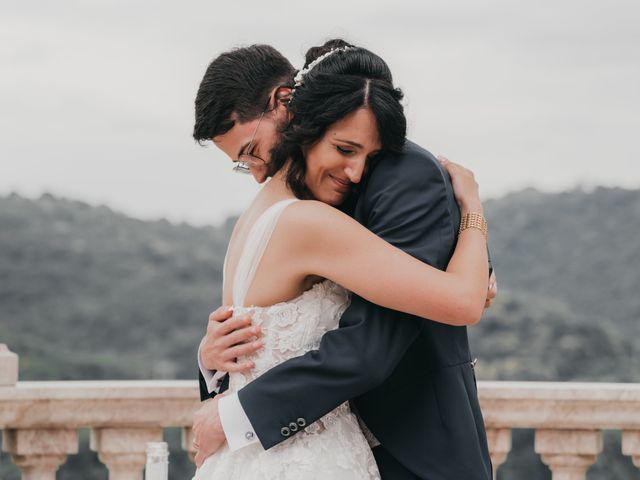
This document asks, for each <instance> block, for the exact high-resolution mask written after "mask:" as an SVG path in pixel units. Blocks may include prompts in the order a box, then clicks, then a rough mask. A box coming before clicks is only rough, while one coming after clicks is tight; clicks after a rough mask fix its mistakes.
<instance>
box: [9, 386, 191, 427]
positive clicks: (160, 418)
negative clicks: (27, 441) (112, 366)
mask: <svg viewBox="0 0 640 480" xmlns="http://www.w3.org/2000/svg"><path fill="white" fill-rule="evenodd" d="M199 403H200V395H199V391H198V382H197V381H192V380H170V381H156V380H122V381H87V382H84V381H78V382H18V383H17V384H16V385H15V386H14V387H0V429H2V428H62V427H64V428H80V427H101V426H109V427H157V426H163V427H171V426H176V427H181V426H190V425H191V423H192V419H193V412H194V411H195V410H196V408H197V407H198V405H199Z"/></svg>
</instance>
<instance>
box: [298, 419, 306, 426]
mask: <svg viewBox="0 0 640 480" xmlns="http://www.w3.org/2000/svg"><path fill="white" fill-rule="evenodd" d="M298 425H300V426H301V427H305V426H306V425H307V421H306V420H305V419H304V418H299V419H298Z"/></svg>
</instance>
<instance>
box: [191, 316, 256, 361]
mask: <svg viewBox="0 0 640 480" xmlns="http://www.w3.org/2000/svg"><path fill="white" fill-rule="evenodd" d="M251 322H252V319H251V316H250V315H238V316H233V311H232V310H231V309H230V308H229V307H220V308H218V309H217V310H216V311H215V312H213V313H211V315H209V323H208V325H207V333H206V335H205V337H204V340H203V342H202V344H201V351H200V354H201V356H202V363H203V365H204V367H205V368H207V369H209V370H217V371H220V372H242V371H245V370H250V369H252V368H253V367H254V366H255V365H254V364H253V362H243V363H237V362H236V358H238V357H242V356H245V355H250V354H252V353H254V352H255V351H257V350H259V349H260V348H262V346H263V343H262V341H261V340H259V339H258V337H260V336H261V335H262V331H261V330H260V327H259V326H256V327H254V326H252V325H251Z"/></svg>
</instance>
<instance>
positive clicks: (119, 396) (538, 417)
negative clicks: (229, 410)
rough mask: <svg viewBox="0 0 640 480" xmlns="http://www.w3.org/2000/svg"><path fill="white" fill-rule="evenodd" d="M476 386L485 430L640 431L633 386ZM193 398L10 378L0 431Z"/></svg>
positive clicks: (144, 421)
mask: <svg viewBox="0 0 640 480" xmlns="http://www.w3.org/2000/svg"><path fill="white" fill-rule="evenodd" d="M478 391H479V396H480V403H481V406H482V411H483V414H484V419H485V423H486V425H487V427H488V428H553V429H586V430H588V429H606V428H611V429H633V430H640V384H626V383H571V382H478ZM436 393H437V392H436ZM199 403H200V402H199V392H198V383H197V382H196V381H191V380H171V381H155V380H126V381H86V382H85V381H79V382H18V383H17V384H16V385H15V386H4V387H0V429H2V428H60V427H65V428H76V427H78V428H79V427H88V426H91V427H99V426H112V427H127V426H129V427H145V426H190V425H191V422H192V418H193V417H192V416H193V412H194V411H195V409H196V408H197V407H198V405H199Z"/></svg>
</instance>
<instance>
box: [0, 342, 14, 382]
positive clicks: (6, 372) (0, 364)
mask: <svg viewBox="0 0 640 480" xmlns="http://www.w3.org/2000/svg"><path fill="white" fill-rule="evenodd" d="M17 382H18V355H16V354H15V353H13V352H12V351H11V350H9V347H7V346H6V345H5V344H4V343H0V387H11V386H13V385H15V384H16V383H17Z"/></svg>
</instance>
